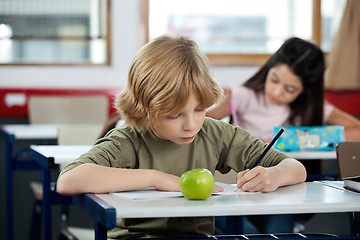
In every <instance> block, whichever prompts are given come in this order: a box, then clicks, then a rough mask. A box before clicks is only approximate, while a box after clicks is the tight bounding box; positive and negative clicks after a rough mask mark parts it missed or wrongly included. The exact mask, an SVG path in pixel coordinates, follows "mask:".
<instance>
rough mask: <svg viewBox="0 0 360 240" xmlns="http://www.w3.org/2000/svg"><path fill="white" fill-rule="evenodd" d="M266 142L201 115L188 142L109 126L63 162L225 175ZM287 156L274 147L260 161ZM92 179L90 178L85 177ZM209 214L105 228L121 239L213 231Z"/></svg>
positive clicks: (247, 163)
mask: <svg viewBox="0 0 360 240" xmlns="http://www.w3.org/2000/svg"><path fill="white" fill-rule="evenodd" d="M265 148H266V145H265V144H264V143H263V142H262V141H260V140H258V139H251V138H250V134H249V133H248V132H246V131H244V130H242V129H241V128H239V127H233V126H232V125H230V124H227V123H225V122H223V121H218V120H213V119H210V118H205V120H204V124H203V126H202V128H201V130H200V131H199V133H198V134H197V135H196V137H195V139H194V140H193V142H192V143H190V144H187V145H177V144H175V143H174V142H172V141H168V140H162V139H160V138H158V137H156V136H155V135H154V134H153V132H152V131H145V132H142V131H136V130H132V129H130V128H129V127H127V126H124V127H122V128H118V129H114V130H111V131H110V132H109V133H108V134H107V135H106V136H105V137H104V138H102V139H99V140H98V141H97V142H96V143H95V145H94V146H93V148H92V149H91V150H90V151H89V152H87V153H85V154H83V155H81V156H80V157H79V158H78V159H76V160H75V161H74V162H72V163H70V164H68V165H67V166H66V167H65V168H64V169H63V171H62V172H61V174H62V173H64V172H66V171H69V170H70V169H72V168H74V167H76V166H78V165H80V164H83V163H94V164H99V165H103V166H108V167H116V168H129V169H134V168H140V169H156V170H159V171H163V172H166V173H170V174H174V175H177V176H181V174H183V173H184V172H186V171H188V170H191V169H195V168H206V169H208V170H210V171H211V172H212V173H213V174H214V172H215V170H218V171H220V172H221V173H227V172H228V171H230V169H234V170H235V171H236V172H239V171H242V170H244V169H247V168H250V167H252V165H253V164H254V163H255V162H256V160H257V159H258V157H259V156H260V155H261V153H262V152H263V151H264V150H265ZM287 157H288V156H287V155H285V154H283V153H281V152H279V151H277V150H275V149H273V148H272V149H270V150H269V152H268V153H267V154H266V155H265V157H264V158H263V159H262V161H261V162H260V165H262V166H265V167H270V166H274V165H277V164H278V163H279V162H280V161H282V160H283V159H285V158H287ZM89 177H91V176H89ZM213 232H214V218H213V217H196V218H194V217H186V218H142V219H135V218H134V219H118V221H117V227H116V228H114V229H111V230H109V231H108V237H109V238H122V237H138V238H139V237H185V236H188V237H189V236H201V235H203V236H204V235H212V234H213Z"/></svg>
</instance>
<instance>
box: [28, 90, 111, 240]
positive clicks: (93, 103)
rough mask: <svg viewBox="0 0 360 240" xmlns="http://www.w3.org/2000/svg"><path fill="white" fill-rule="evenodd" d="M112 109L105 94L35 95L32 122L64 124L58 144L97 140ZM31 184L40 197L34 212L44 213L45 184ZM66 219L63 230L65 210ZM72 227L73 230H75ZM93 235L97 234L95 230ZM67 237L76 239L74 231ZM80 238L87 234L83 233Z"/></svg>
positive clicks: (30, 107)
mask: <svg viewBox="0 0 360 240" xmlns="http://www.w3.org/2000/svg"><path fill="white" fill-rule="evenodd" d="M108 109H109V102H108V99H107V97H106V96H101V95H96V96H31V97H29V101H28V112H29V123H30V124H60V127H59V133H58V144H63V145H65V144H66V145H71V144H81V145H83V144H84V145H89V144H93V142H94V141H95V140H96V139H97V138H98V137H99V135H100V133H101V129H102V128H103V125H104V123H105V122H106V121H107V119H108ZM70 124H75V125H70ZM70 134H71V135H70ZM60 167H61V166H60ZM30 187H31V189H32V191H33V193H34V196H35V199H36V202H35V206H34V214H33V215H34V216H41V214H40V213H39V211H41V210H40V209H41V202H42V184H41V182H31V183H30ZM62 219H63V223H64V231H63V232H62V233H67V232H66V231H67V230H68V228H67V227H66V221H67V217H66V214H62ZM33 222H36V221H33ZM40 227H41V226H40ZM33 228H36V229H38V228H39V226H33ZM69 229H70V231H72V230H73V229H71V228H69ZM35 232H36V230H32V232H31V234H32V235H33V236H37V233H35ZM67 235H68V234H67ZM74 235H75V236H76V234H74ZM87 235H88V234H87ZM91 235H92V236H94V234H91ZM66 237H67V238H66ZM66 237H65V239H76V238H74V237H71V234H70V235H68V236H66ZM35 238H36V237H35ZM60 238H61V237H60ZM80 239H87V238H86V237H84V234H82V235H81V238H80Z"/></svg>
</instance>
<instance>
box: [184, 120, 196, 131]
mask: <svg viewBox="0 0 360 240" xmlns="http://www.w3.org/2000/svg"><path fill="white" fill-rule="evenodd" d="M195 126H196V124H195V120H194V119H193V118H192V117H187V118H186V119H185V121H184V124H183V129H184V130H186V131H189V130H193V129H194V127H195Z"/></svg>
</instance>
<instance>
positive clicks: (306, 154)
mask: <svg viewBox="0 0 360 240" xmlns="http://www.w3.org/2000/svg"><path fill="white" fill-rule="evenodd" d="M284 153H285V154H287V155H288V156H290V157H293V158H295V159H298V160H307V159H327V160H330V159H336V152H335V150H334V151H299V152H284Z"/></svg>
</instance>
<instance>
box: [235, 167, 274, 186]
mask: <svg viewBox="0 0 360 240" xmlns="http://www.w3.org/2000/svg"><path fill="white" fill-rule="evenodd" d="M237 186H238V188H240V189H242V190H243V191H246V192H272V191H275V190H276V189H277V188H278V187H279V184H278V181H277V176H275V174H273V170H272V168H264V167H262V166H257V167H255V168H253V169H251V170H250V169H246V170H245V171H241V172H239V173H238V174H237Z"/></svg>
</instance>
